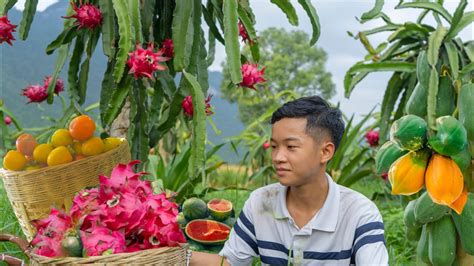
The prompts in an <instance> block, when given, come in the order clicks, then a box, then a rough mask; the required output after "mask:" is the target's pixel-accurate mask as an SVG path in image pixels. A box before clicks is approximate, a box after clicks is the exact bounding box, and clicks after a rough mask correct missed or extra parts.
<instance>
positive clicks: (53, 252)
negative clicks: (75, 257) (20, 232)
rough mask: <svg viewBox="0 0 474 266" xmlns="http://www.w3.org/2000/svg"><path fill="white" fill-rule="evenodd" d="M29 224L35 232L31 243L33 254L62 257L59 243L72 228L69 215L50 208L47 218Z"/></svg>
mask: <svg viewBox="0 0 474 266" xmlns="http://www.w3.org/2000/svg"><path fill="white" fill-rule="evenodd" d="M31 223H32V224H33V226H34V227H35V228H36V231H37V233H36V235H35V237H34V239H33V240H32V242H31V244H32V245H33V246H34V250H33V251H34V253H35V254H38V255H42V256H47V257H58V256H62V255H64V254H63V251H62V247H61V241H62V239H63V237H64V235H65V234H66V232H67V231H68V230H71V229H72V228H73V223H72V219H71V217H70V216H69V215H67V214H66V213H64V212H62V211H59V210H57V209H55V208H52V209H51V212H50V214H49V216H48V217H47V218H45V219H41V220H33V221H32V222H31Z"/></svg>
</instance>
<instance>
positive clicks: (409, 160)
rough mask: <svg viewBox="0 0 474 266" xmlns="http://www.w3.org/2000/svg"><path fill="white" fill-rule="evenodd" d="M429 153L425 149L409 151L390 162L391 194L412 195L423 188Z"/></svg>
mask: <svg viewBox="0 0 474 266" xmlns="http://www.w3.org/2000/svg"><path fill="white" fill-rule="evenodd" d="M430 154H431V153H430V151H429V150H427V149H423V150H421V151H417V152H409V153H407V154H405V155H403V156H402V157H400V158H399V159H398V160H397V161H395V162H394V163H393V164H392V166H391V167H390V170H389V172H388V180H389V181H390V184H392V194H394V195H412V194H415V193H416V192H418V191H420V190H421V189H422V188H423V185H424V183H425V171H426V165H427V164H428V160H429V158H430Z"/></svg>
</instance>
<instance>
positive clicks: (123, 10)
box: [112, 0, 132, 83]
mask: <svg viewBox="0 0 474 266" xmlns="http://www.w3.org/2000/svg"><path fill="white" fill-rule="evenodd" d="M112 3H113V7H114V10H115V14H116V16H117V22H118V25H119V36H120V39H119V50H118V53H117V55H116V63H115V69H114V79H115V82H116V83H119V82H120V80H121V79H122V76H123V72H124V70H125V63H126V61H127V58H128V52H129V51H130V49H131V46H132V45H131V44H132V33H131V27H132V25H131V22H130V16H129V10H128V6H127V2H126V0H116V1H112Z"/></svg>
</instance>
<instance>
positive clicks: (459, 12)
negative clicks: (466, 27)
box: [446, 0, 467, 38]
mask: <svg viewBox="0 0 474 266" xmlns="http://www.w3.org/2000/svg"><path fill="white" fill-rule="evenodd" d="M466 6H467V0H461V1H460V2H459V4H458V6H457V7H456V10H455V11H454V16H453V21H452V22H451V26H450V27H449V31H448V34H446V35H447V36H451V32H453V31H454V30H455V29H456V27H457V26H458V25H459V22H461V19H462V17H463V14H464V9H465V8H466ZM448 38H449V37H448Z"/></svg>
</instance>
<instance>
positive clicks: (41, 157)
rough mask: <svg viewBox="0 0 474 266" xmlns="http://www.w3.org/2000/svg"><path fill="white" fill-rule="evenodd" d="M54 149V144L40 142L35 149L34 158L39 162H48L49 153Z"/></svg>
mask: <svg viewBox="0 0 474 266" xmlns="http://www.w3.org/2000/svg"><path fill="white" fill-rule="evenodd" d="M52 150H53V145H51V144H49V143H45V144H40V145H38V146H36V148H35V150H34V151H33V158H34V159H35V161H36V162H38V163H46V162H47V160H48V155H49V153H50V152H51V151H52Z"/></svg>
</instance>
